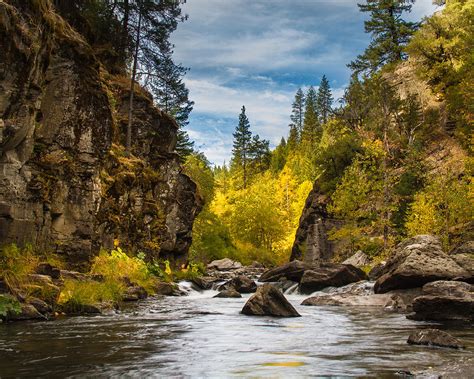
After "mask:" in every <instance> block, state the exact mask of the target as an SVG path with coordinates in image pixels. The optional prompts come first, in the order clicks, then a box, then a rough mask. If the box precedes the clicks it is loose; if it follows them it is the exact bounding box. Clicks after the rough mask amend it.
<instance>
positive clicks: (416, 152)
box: [187, 0, 474, 264]
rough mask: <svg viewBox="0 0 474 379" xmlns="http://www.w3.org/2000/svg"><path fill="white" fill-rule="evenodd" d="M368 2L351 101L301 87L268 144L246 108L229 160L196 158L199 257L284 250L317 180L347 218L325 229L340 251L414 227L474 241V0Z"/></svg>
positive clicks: (382, 248) (389, 240) (330, 206)
mask: <svg viewBox="0 0 474 379" xmlns="http://www.w3.org/2000/svg"><path fill="white" fill-rule="evenodd" d="M359 7H360V10H361V11H362V12H364V13H366V14H367V16H368V21H367V22H366V23H365V29H366V32H367V33H370V34H371V37H372V42H371V44H370V45H369V46H368V47H367V49H366V51H365V52H364V53H363V54H361V55H359V56H358V57H357V58H356V59H355V60H354V61H352V62H350V64H349V65H348V66H349V67H350V69H351V70H352V72H353V74H352V77H351V81H350V84H349V85H348V87H347V89H346V91H345V93H344V97H343V98H342V99H340V100H339V101H334V99H333V97H332V94H331V89H330V86H329V81H328V79H327V78H326V77H325V76H323V78H322V80H321V81H320V83H308V87H306V88H305V89H299V90H298V91H297V92H296V94H295V99H294V103H293V107H292V113H291V115H288V121H289V127H288V129H287V130H286V131H282V134H284V135H285V137H284V138H282V140H281V142H280V144H279V145H278V146H276V148H275V149H273V150H272V151H270V150H269V142H268V141H265V140H262V139H261V138H260V137H259V136H258V135H254V134H253V133H252V127H251V124H252V120H248V118H247V116H246V114H245V107H242V109H241V114H240V116H239V119H238V120H237V119H236V129H235V133H234V145H233V146H234V148H233V156H232V161H231V162H230V163H229V164H228V165H224V166H223V167H215V168H211V166H210V164H209V163H208V162H207V161H206V159H205V157H204V156H203V155H202V154H201V155H199V154H193V155H191V156H190V157H189V158H188V160H187V169H188V172H189V173H190V174H191V176H192V177H193V178H194V179H195V180H196V181H197V183H198V187H199V189H200V191H201V193H202V194H203V197H204V198H205V199H206V205H205V208H204V211H203V212H202V213H201V215H200V216H199V217H198V218H197V220H196V223H195V225H194V230H193V233H194V241H193V244H192V247H191V258H192V259H194V260H205V261H207V260H212V259H216V258H221V257H232V258H235V259H238V260H240V261H242V262H245V263H250V262H251V261H253V260H259V261H263V262H265V263H268V264H274V263H281V262H284V261H286V260H288V259H289V256H290V251H291V246H292V244H293V240H294V236H295V231H296V229H297V227H298V220H299V217H300V215H301V212H302V210H303V207H304V203H305V200H306V197H307V196H308V193H309V191H310V190H311V188H312V187H313V183H314V182H316V185H317V188H318V191H319V193H320V194H321V195H324V196H325V198H326V199H327V202H326V204H325V205H326V206H327V211H328V213H329V214H330V215H331V217H333V218H335V219H338V220H341V221H342V226H341V227H338V228H334V229H332V230H331V231H330V233H329V234H330V236H329V238H330V239H332V240H335V241H337V242H338V251H337V252H336V254H337V255H338V259H342V258H343V257H346V256H348V255H349V254H351V253H352V252H354V251H356V250H359V249H361V250H363V251H364V252H366V253H368V254H369V255H371V256H373V257H383V256H384V253H386V252H387V251H388V249H389V248H390V247H392V246H393V245H394V244H395V243H396V242H398V241H400V240H401V239H402V238H404V237H406V236H413V235H416V234H425V233H430V234H436V235H438V236H440V237H441V239H442V241H443V244H444V247H445V248H446V249H450V248H452V247H454V246H455V245H456V244H457V243H459V242H460V241H461V240H463V239H468V238H469V236H471V237H472V216H473V206H472V205H473V200H474V198H473V196H474V187H473V186H474V183H473V181H472V173H473V169H474V167H473V160H472V142H473V140H472V126H473V121H474V91H473V88H474V61H473V59H474V56H473V55H472V51H473V49H474V39H473V36H474V30H473V28H474V24H473V18H474V2H473V1H470V0H450V1H447V2H446V4H445V6H444V8H443V9H442V10H441V11H439V12H437V13H436V14H434V15H433V16H431V17H429V18H427V19H425V20H423V21H422V22H421V24H417V23H412V22H407V21H404V20H405V17H406V15H407V13H408V12H409V11H410V9H411V2H410V1H406V2H386V3H385V2H379V1H367V3H366V4H364V5H360V6H359ZM315 86H316V87H315ZM336 258H337V257H336Z"/></svg>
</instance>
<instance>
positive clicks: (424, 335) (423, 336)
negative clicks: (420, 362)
mask: <svg viewBox="0 0 474 379" xmlns="http://www.w3.org/2000/svg"><path fill="white" fill-rule="evenodd" d="M407 343H408V344H409V345H422V346H436V347H447V348H451V349H464V348H465V346H464V345H463V344H462V342H461V341H459V340H458V339H457V338H454V337H453V336H452V335H451V334H448V333H446V332H443V331H442V330H439V329H421V330H416V331H414V332H413V333H411V334H410V336H409V337H408V340H407Z"/></svg>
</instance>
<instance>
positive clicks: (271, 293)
mask: <svg viewBox="0 0 474 379" xmlns="http://www.w3.org/2000/svg"><path fill="white" fill-rule="evenodd" d="M242 313H243V314H244V315H249V316H276V317H300V314H299V313H298V312H297V311H296V309H295V308H294V307H293V306H292V305H291V304H290V303H289V302H288V300H286V298H285V296H283V294H282V293H281V292H280V290H278V289H277V288H276V287H275V286H273V285H271V284H269V283H267V284H264V285H263V286H261V287H259V288H258V289H257V292H256V293H255V294H254V295H252V297H251V298H250V299H248V301H247V303H245V305H244V307H243V308H242Z"/></svg>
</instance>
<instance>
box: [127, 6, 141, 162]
mask: <svg viewBox="0 0 474 379" xmlns="http://www.w3.org/2000/svg"><path fill="white" fill-rule="evenodd" d="M141 22H142V14H141V11H140V8H138V27H137V37H136V40H135V54H134V56H133V68H132V80H131V82H130V102H129V104H128V125H127V141H126V145H125V146H126V150H127V153H130V152H131V147H132V122H133V120H132V118H133V93H134V89H135V78H136V76H137V63H138V49H139V47H140V28H141Z"/></svg>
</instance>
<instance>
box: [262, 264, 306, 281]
mask: <svg viewBox="0 0 474 379" xmlns="http://www.w3.org/2000/svg"><path fill="white" fill-rule="evenodd" d="M308 268H309V266H308V265H307V264H305V263H303V262H301V261H297V260H295V261H291V262H289V263H286V264H284V265H283V266H279V267H275V268H272V269H270V270H267V271H265V272H264V273H263V274H262V275H261V276H260V278H259V279H258V280H259V281H260V282H276V281H278V280H280V279H281V278H283V277H285V278H286V279H288V280H292V281H294V282H298V283H299V282H300V280H301V278H302V276H303V274H304V272H305V271H306V270H307V269H308Z"/></svg>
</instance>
